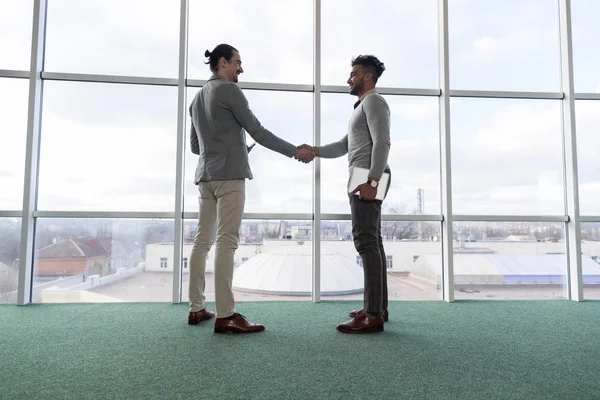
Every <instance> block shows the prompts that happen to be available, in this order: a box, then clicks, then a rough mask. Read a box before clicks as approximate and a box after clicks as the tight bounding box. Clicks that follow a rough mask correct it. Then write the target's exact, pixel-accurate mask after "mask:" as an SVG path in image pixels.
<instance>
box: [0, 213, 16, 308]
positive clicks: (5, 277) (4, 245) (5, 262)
mask: <svg viewBox="0 0 600 400" xmlns="http://www.w3.org/2000/svg"><path fill="white" fill-rule="evenodd" d="M20 246H21V219H20V218H0V304H2V303H10V304H15V303H16V302H17V286H18V282H19V254H20Z"/></svg>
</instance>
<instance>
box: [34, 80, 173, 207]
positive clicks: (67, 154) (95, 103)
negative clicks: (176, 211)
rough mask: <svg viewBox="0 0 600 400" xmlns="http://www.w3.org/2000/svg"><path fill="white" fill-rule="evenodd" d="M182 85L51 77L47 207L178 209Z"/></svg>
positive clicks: (42, 199)
mask: <svg viewBox="0 0 600 400" xmlns="http://www.w3.org/2000/svg"><path fill="white" fill-rule="evenodd" d="M176 115H177V88H174V87H159V86H141V85H140V86H138V85H119V84H104V83H76V82H53V81H50V82H46V83H45V87H44V112H43V116H42V133H41V156H40V178H39V208H40V209H46V210H93V211H99V210H104V211H172V210H173V206H174V201H173V199H174V194H175V155H176V144H177V143H176V131H177V120H176Z"/></svg>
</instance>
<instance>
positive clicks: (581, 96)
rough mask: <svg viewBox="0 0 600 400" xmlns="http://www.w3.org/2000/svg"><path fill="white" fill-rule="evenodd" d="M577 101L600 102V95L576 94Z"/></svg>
mask: <svg viewBox="0 0 600 400" xmlns="http://www.w3.org/2000/svg"><path fill="white" fill-rule="evenodd" d="M573 97H574V98H575V100H600V93H575V95H574V96H573Z"/></svg>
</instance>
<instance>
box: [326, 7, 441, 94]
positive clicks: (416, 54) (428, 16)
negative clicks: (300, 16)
mask: <svg viewBox="0 0 600 400" xmlns="http://www.w3.org/2000/svg"><path fill="white" fill-rule="evenodd" d="M437 3H438V2H437V0H421V1H418V2H417V1H410V0H396V1H387V0H373V1H371V2H369V4H368V6H367V5H366V4H365V3H364V2H363V1H360V0H350V1H348V0H323V1H322V3H321V4H322V41H323V44H322V53H321V54H322V56H321V57H322V60H323V61H322V82H323V83H324V84H326V85H346V80H347V79H348V75H349V73H350V69H351V67H350V61H351V60H352V58H353V57H356V56H358V55H360V54H372V55H375V56H376V57H377V58H379V59H380V61H382V62H383V63H384V64H385V66H386V71H385V72H384V73H383V75H382V76H381V78H380V80H379V81H378V85H379V86H380V87H390V86H393V87H414V88H437V87H438V22H437V21H438V15H437V10H438V9H437ZM359 15H360V18H361V20H363V21H369V22H367V26H365V27H360V26H359V25H357V23H356V21H357V17H358V16H359ZM364 29H367V30H368V33H366V32H361V30H364Z"/></svg>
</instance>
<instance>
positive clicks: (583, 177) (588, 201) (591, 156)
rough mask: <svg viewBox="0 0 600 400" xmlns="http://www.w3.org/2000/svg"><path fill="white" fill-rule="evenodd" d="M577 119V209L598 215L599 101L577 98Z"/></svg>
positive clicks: (599, 186) (599, 207) (583, 213)
mask: <svg viewBox="0 0 600 400" xmlns="http://www.w3.org/2000/svg"><path fill="white" fill-rule="evenodd" d="M575 104H576V105H575V117H576V121H577V157H578V158H577V164H578V171H579V204H580V206H579V211H580V213H581V214H582V215H600V204H599V203H598V197H599V196H600V159H599V158H598V155H597V152H596V149H598V147H599V146H600V137H598V126H600V101H595V100H590V101H587V100H578V101H577V102H576V103H575Z"/></svg>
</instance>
